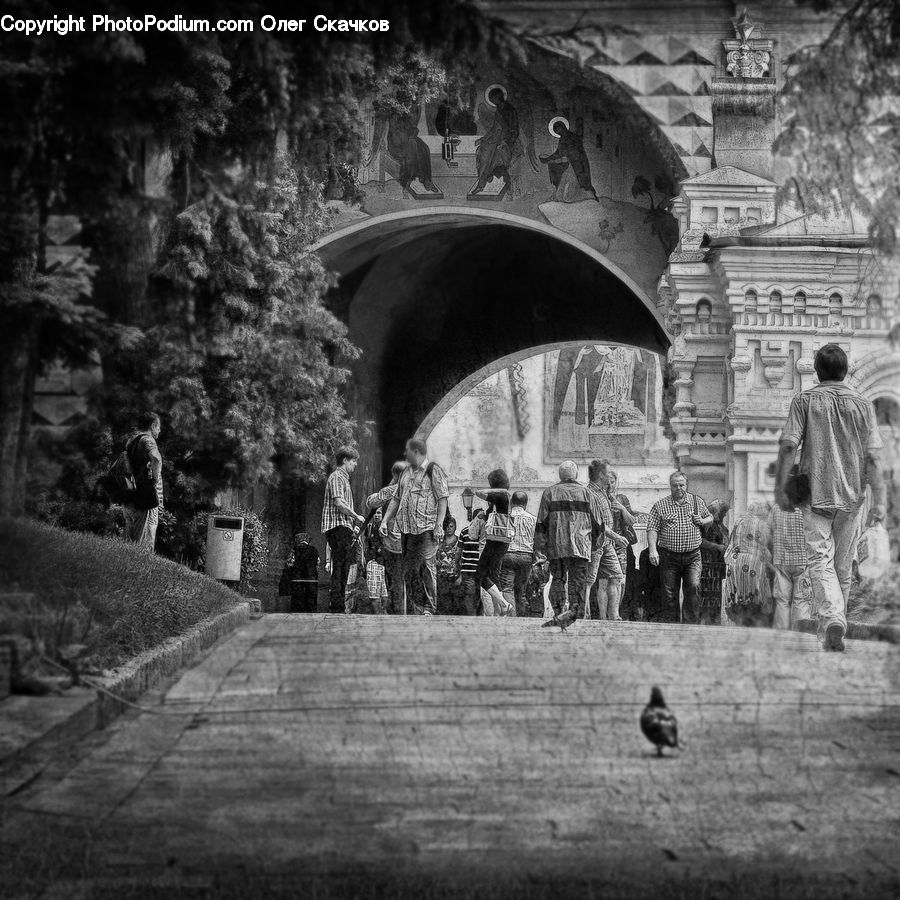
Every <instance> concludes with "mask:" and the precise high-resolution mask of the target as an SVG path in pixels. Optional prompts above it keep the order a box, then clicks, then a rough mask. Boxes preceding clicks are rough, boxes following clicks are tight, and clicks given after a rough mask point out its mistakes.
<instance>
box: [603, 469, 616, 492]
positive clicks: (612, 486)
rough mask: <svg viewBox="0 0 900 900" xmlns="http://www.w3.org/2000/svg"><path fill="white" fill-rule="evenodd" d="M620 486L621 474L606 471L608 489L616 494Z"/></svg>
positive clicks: (612, 470) (614, 471) (609, 470)
mask: <svg viewBox="0 0 900 900" xmlns="http://www.w3.org/2000/svg"><path fill="white" fill-rule="evenodd" d="M618 486H619V474H618V472H616V470H615V469H607V470H606V489H607V490H608V491H609V492H610V493H611V494H614V493H615V492H616V488H618Z"/></svg>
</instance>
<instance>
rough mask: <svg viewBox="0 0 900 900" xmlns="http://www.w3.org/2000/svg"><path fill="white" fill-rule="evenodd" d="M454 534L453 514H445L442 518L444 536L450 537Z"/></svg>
mask: <svg viewBox="0 0 900 900" xmlns="http://www.w3.org/2000/svg"><path fill="white" fill-rule="evenodd" d="M454 534H456V519H454V518H453V516H447V517H446V518H445V519H444V537H445V538H451V537H453V535H454Z"/></svg>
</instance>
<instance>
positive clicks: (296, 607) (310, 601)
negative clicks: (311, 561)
mask: <svg viewBox="0 0 900 900" xmlns="http://www.w3.org/2000/svg"><path fill="white" fill-rule="evenodd" d="M318 608H319V584H318V582H316V583H315V584H292V585H291V612H292V613H314V612H316V611H317V610H318Z"/></svg>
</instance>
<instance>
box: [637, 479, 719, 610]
mask: <svg viewBox="0 0 900 900" xmlns="http://www.w3.org/2000/svg"><path fill="white" fill-rule="evenodd" d="M669 492H670V494H669V496H668V497H663V498H662V500H657V501H656V503H654V504H653V507H652V508H651V510H650V516H649V517H648V519H647V544H648V545H649V550H650V553H649V560H650V565H653V566H659V577H660V581H661V582H662V588H663V602H664V603H665V606H666V609H665V611H664V615H665V616H666V618H670V617H671V621H677V620H678V616H677V609H678V592H679V589H680V588H681V587H684V621H685V622H694V623H696V622H697V621H698V609H697V592H698V591H699V590H700V571H701V566H702V564H701V561H700V542H701V540H702V535H701V533H700V528H701V527H703V526H704V525H709V523H710V522H712V520H713V517H712V514H711V513H710V511H709V510H708V509H707V508H706V504H705V503H704V502H703V501H702V500H701V499H700V498H699V497H698V496H697V495H696V494H689V493H688V490H687V478H686V476H685V475H683V474H682V473H681V472H673V473H672V474H671V475H670V476H669Z"/></svg>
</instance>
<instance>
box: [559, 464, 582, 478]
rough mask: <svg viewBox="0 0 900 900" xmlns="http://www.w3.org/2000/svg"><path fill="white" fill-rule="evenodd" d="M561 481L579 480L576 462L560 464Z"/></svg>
mask: <svg viewBox="0 0 900 900" xmlns="http://www.w3.org/2000/svg"><path fill="white" fill-rule="evenodd" d="M559 480H560V481H577V480H578V466H577V465H575V462H574V460H571V459H567V460H566V461H565V462H562V463H560V464H559Z"/></svg>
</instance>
